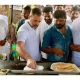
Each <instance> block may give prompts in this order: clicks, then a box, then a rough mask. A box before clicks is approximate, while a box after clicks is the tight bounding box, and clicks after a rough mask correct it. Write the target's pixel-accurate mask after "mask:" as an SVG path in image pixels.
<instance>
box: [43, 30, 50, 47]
mask: <svg viewBox="0 0 80 80" xmlns="http://www.w3.org/2000/svg"><path fill="white" fill-rule="evenodd" d="M50 38H51V35H50V31H49V30H47V31H45V32H44V36H43V42H42V48H48V47H49V46H50V41H51V40H50Z"/></svg>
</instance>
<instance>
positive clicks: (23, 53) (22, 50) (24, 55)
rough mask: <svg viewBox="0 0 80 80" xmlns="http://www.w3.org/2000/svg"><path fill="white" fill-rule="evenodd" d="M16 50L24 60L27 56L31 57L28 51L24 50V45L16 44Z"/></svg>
mask: <svg viewBox="0 0 80 80" xmlns="http://www.w3.org/2000/svg"><path fill="white" fill-rule="evenodd" d="M16 50H17V52H18V53H19V55H20V56H21V57H22V58H23V59H24V60H27V58H31V56H30V55H29V53H28V52H26V51H25V49H24V47H21V46H20V45H18V44H17V47H16Z"/></svg>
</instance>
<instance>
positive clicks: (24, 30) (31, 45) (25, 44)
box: [17, 8, 41, 69]
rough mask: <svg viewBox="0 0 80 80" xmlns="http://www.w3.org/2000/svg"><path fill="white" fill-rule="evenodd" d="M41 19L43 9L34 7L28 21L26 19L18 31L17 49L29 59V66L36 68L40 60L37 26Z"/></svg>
mask: <svg viewBox="0 0 80 80" xmlns="http://www.w3.org/2000/svg"><path fill="white" fill-rule="evenodd" d="M40 21H41V10H40V9H39V8H34V9H32V11H31V15H30V18H29V20H28V21H26V22H25V23H24V24H23V25H22V26H21V27H20V28H19V30H18V33H17V51H18V53H19V54H20V56H21V57H22V58H23V59H24V60H26V61H27V64H26V65H27V66H28V67H30V68H33V69H35V68H36V61H40V58H41V55H40V52H39V36H38V35H37V33H36V28H37V27H38V25H39V23H40Z"/></svg>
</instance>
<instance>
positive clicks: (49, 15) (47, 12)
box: [37, 6, 54, 61]
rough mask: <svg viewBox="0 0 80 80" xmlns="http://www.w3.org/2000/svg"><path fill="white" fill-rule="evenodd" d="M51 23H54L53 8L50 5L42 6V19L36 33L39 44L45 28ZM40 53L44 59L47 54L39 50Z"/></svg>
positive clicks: (51, 24) (44, 59)
mask: <svg viewBox="0 0 80 80" xmlns="http://www.w3.org/2000/svg"><path fill="white" fill-rule="evenodd" d="M53 25H54V23H53V9H52V7H49V6H46V7H44V8H43V20H42V21H41V23H40V24H39V26H38V28H37V33H38V34H39V36H40V41H41V45H42V42H43V36H44V32H45V31H46V30H48V29H49V28H50V27H51V26H53ZM41 54H42V60H43V61H46V59H47V54H46V53H44V52H41Z"/></svg>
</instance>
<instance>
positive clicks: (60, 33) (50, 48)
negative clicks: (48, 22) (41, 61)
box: [42, 10, 72, 62]
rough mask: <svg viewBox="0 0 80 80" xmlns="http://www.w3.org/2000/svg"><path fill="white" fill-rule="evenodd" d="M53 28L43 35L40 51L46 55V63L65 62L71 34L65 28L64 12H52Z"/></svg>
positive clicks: (66, 27)
mask: <svg viewBox="0 0 80 80" xmlns="http://www.w3.org/2000/svg"><path fill="white" fill-rule="evenodd" d="M53 16H54V21H55V22H54V26H52V27H51V28H50V29H49V30H47V31H46V32H45V33H44V37H43V42H42V51H43V52H45V53H47V54H48V56H47V61H54V62H59V61H60V62H66V61H67V58H68V53H69V45H70V43H71V39H72V33H71V30H70V28H69V27H68V26H66V12H65V11H64V10H56V11H55V12H54V15H53Z"/></svg>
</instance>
